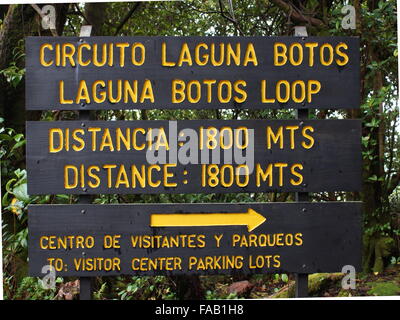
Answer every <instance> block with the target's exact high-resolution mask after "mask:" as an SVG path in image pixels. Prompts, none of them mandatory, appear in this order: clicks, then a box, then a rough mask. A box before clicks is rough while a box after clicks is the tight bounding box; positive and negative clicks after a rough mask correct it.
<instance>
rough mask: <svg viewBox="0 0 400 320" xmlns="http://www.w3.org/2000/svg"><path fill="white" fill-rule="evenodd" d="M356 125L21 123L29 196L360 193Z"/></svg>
mask: <svg viewBox="0 0 400 320" xmlns="http://www.w3.org/2000/svg"><path fill="white" fill-rule="evenodd" d="M360 137H361V123H360V121H358V120H322V121H321V120H302V121H300V120H272V121H271V120H232V121H221V120H185V121H58V122H27V169H28V170H27V171H28V182H29V183H28V193H29V194H31V195H34V194H115V193H118V194H134V193H139V194H143V193H214V192H215V193H227V192H228V193H230V192H267V191H279V192H283V191H292V192H293V191H295V192H319V191H358V190H360V188H361V146H360Z"/></svg>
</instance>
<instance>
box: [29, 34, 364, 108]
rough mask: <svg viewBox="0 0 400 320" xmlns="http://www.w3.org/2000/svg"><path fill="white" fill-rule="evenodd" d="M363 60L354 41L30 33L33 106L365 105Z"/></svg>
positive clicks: (296, 38)
mask: <svg viewBox="0 0 400 320" xmlns="http://www.w3.org/2000/svg"><path fill="white" fill-rule="evenodd" d="M359 60H360V58H359V40H358V38H354V37H306V38H301V37H89V38H79V37H28V38H26V108H27V109H28V110H47V109H52V110H63V109H64V110H97V109H118V110H119V109H156V108H163V109H217V108H232V109H235V108H249V109H263V108H279V109H285V108H329V109H332V108H343V109H345V108H359V105H360V99H359V94H358V92H359V91H360V90H359V86H360V78H359V77H360V75H359V73H360V71H359V69H360V61H359ZM354 93H357V94H354Z"/></svg>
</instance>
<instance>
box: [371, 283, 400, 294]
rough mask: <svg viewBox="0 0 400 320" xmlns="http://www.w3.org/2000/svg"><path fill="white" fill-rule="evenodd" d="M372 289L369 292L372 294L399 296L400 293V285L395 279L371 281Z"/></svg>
mask: <svg viewBox="0 0 400 320" xmlns="http://www.w3.org/2000/svg"><path fill="white" fill-rule="evenodd" d="M368 285H370V286H371V290H369V291H368V294H369V295H371V296H397V295H399V294H400V286H399V284H397V283H395V282H394V281H389V282H370V283H368Z"/></svg>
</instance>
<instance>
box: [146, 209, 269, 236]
mask: <svg viewBox="0 0 400 320" xmlns="http://www.w3.org/2000/svg"><path fill="white" fill-rule="evenodd" d="M265 220H266V219H265V218H264V217H263V216H262V215H261V214H259V213H258V212H257V211H254V210H253V209H248V210H247V212H242V213H172V214H163V213H152V214H151V216H150V226H151V227H209V226H247V229H248V230H249V232H250V231H253V230H254V229H255V228H257V227H258V226H259V225H261V224H263V223H264V221H265Z"/></svg>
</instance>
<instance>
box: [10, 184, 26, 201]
mask: <svg viewBox="0 0 400 320" xmlns="http://www.w3.org/2000/svg"><path fill="white" fill-rule="evenodd" d="M12 193H13V194H14V195H15V197H16V198H17V199H18V200H21V201H24V202H29V196H28V191H27V183H26V182H25V183H22V184H20V185H19V186H17V187H15V188H14V189H13V191H12Z"/></svg>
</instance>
